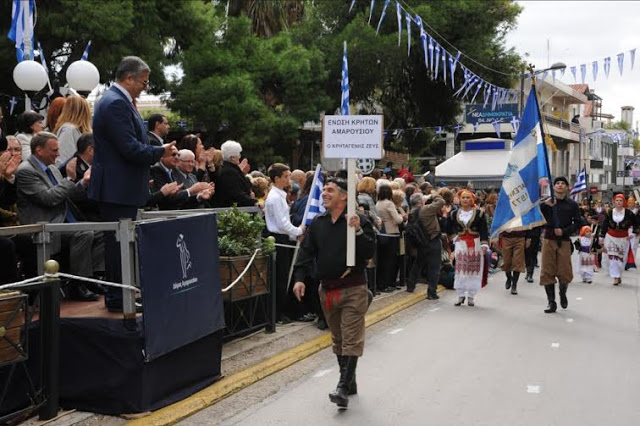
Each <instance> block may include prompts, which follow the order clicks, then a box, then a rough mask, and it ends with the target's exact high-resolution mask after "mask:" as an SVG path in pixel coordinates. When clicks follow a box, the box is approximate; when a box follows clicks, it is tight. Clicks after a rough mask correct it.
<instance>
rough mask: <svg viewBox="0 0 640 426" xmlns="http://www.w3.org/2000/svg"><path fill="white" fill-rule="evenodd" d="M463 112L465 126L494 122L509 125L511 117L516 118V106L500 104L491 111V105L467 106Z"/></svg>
mask: <svg viewBox="0 0 640 426" xmlns="http://www.w3.org/2000/svg"><path fill="white" fill-rule="evenodd" d="M465 110H466V111H465V118H466V120H465V121H466V122H467V124H476V123H478V124H489V123H492V122H494V121H495V120H501V121H502V123H509V122H511V119H513V117H516V118H518V104H502V106H500V107H497V108H495V109H492V108H491V105H487V106H484V105H483V104H468V105H466V106H465Z"/></svg>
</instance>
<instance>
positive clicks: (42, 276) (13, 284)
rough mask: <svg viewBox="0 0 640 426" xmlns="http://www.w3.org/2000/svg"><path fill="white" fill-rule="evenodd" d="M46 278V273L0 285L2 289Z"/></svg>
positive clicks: (21, 285)
mask: <svg viewBox="0 0 640 426" xmlns="http://www.w3.org/2000/svg"><path fill="white" fill-rule="evenodd" d="M44 278H45V275H40V276H39V277H33V278H29V279H26V280H24V281H18V282H17V283H11V284H4V285H0V290H4V289H5V288H13V287H23V286H25V285H27V284H31V283H33V282H35V281H42V279H44ZM38 284H39V283H38Z"/></svg>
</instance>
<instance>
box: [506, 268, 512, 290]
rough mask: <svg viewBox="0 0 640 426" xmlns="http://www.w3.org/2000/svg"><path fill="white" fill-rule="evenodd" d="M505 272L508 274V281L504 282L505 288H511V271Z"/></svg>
mask: <svg viewBox="0 0 640 426" xmlns="http://www.w3.org/2000/svg"><path fill="white" fill-rule="evenodd" d="M504 274H505V275H506V276H507V282H505V283H504V288H505V289H507V290H509V289H510V288H511V280H512V278H511V271H504Z"/></svg>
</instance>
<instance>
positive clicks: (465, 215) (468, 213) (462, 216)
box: [458, 209, 473, 225]
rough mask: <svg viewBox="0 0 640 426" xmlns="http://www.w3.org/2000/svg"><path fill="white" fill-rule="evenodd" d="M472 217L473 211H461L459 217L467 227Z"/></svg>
mask: <svg viewBox="0 0 640 426" xmlns="http://www.w3.org/2000/svg"><path fill="white" fill-rule="evenodd" d="M471 216H473V209H471V210H469V211H465V210H462V209H460V213H458V217H459V218H460V220H461V221H462V223H464V224H465V225H468V224H469V221H470V220H471Z"/></svg>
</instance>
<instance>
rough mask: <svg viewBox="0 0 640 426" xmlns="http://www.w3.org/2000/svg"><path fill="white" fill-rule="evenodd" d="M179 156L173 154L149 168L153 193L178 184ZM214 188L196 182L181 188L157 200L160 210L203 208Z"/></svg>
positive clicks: (208, 184)
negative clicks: (174, 183) (172, 183)
mask: <svg viewBox="0 0 640 426" xmlns="http://www.w3.org/2000/svg"><path fill="white" fill-rule="evenodd" d="M179 157H180V154H179V153H178V152H175V153H174V154H173V155H170V156H168V157H162V158H161V159H160V161H158V162H157V163H156V164H154V165H153V166H152V167H151V178H152V179H153V189H154V191H161V189H162V187H163V186H164V185H165V184H167V183H171V182H178V183H180V182H179V177H178V174H179V173H180V171H179V170H178V169H177V166H178V163H179ZM213 191H214V187H213V184H212V183H208V182H197V183H194V184H193V185H191V186H190V187H189V188H184V187H183V188H182V189H181V190H180V191H178V192H177V193H176V194H174V195H171V196H168V197H164V198H163V199H162V200H159V202H158V207H159V208H160V210H180V209H195V208H201V207H203V203H204V202H205V201H207V200H209V199H210V198H211V196H212V195H213Z"/></svg>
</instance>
